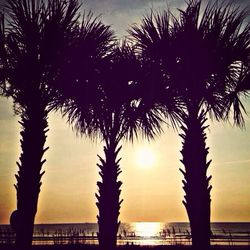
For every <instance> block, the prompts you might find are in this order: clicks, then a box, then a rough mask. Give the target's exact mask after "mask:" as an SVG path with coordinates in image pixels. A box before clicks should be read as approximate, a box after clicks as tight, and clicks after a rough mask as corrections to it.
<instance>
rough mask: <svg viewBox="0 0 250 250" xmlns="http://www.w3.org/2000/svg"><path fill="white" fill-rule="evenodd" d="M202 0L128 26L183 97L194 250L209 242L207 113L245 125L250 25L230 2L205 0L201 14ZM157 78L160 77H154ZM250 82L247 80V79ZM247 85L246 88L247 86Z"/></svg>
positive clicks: (146, 58)
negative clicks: (231, 116)
mask: <svg viewBox="0 0 250 250" xmlns="http://www.w3.org/2000/svg"><path fill="white" fill-rule="evenodd" d="M200 7H201V1H196V0H190V1H189V2H188V3H187V8H186V10H185V11H182V10H180V17H179V18H176V17H174V15H172V14H171V13H170V12H169V11H165V12H164V13H162V14H161V13H153V12H152V13H151V15H148V16H146V17H145V18H144V19H143V20H142V24H141V25H135V26H133V27H132V29H131V30H130V34H131V35H132V37H133V38H132V39H133V40H134V41H135V42H136V44H137V46H138V51H139V53H140V54H141V56H142V57H143V58H144V61H146V62H147V64H149V65H150V68H151V71H152V72H154V71H155V68H158V72H159V74H160V75H161V77H158V78H157V79H155V86H156V87H157V86H158V85H159V84H160V83H159V82H158V81H159V79H160V80H161V82H162V83H165V84H166V88H169V89H173V93H175V94H176V96H177V97H178V98H181V100H182V102H183V104H184V106H185V108H184V110H183V111H184V112H183V113H182V115H181V117H182V124H183V125H182V126H181V129H182V134H181V135H180V136H181V138H182V140H183V143H182V151H181V154H182V157H183V159H182V160H181V162H182V163H183V165H184V168H185V170H181V172H182V173H183V175H184V178H185V180H183V185H184V186H183V189H184V191H185V193H186V195H185V200H184V201H183V203H184V205H185V207H186V210H187V214H188V217H189V221H190V227H191V233H192V244H193V247H194V249H209V247H210V202H211V198H210V191H211V188H212V187H211V185H210V184H209V182H210V180H211V176H209V177H207V169H208V167H209V165H210V163H211V161H208V160H207V155H208V151H209V148H207V146H206V132H205V130H206V128H207V127H208V126H206V125H205V124H206V121H207V118H206V117H207V115H208V114H209V115H210V116H211V117H214V118H215V119H217V120H226V119H228V118H229V113H230V112H229V110H230V107H231V106H233V108H234V121H235V123H236V124H237V125H242V124H243V115H242V112H244V107H243V105H242V103H241V101H240V97H241V93H242V92H245V93H246V91H247V88H248V90H249V51H250V46H249V45H250V25H249V24H247V25H243V23H244V20H245V17H246V12H245V11H244V10H240V9H239V8H236V7H234V6H232V5H231V4H229V5H227V6H224V7H223V6H220V5H218V3H214V4H211V3H210V4H208V5H207V6H206V8H205V11H204V13H203V14H202V15H201V14H200ZM157 80H158V81H157ZM247 82H248V83H247ZM247 84H248V87H247Z"/></svg>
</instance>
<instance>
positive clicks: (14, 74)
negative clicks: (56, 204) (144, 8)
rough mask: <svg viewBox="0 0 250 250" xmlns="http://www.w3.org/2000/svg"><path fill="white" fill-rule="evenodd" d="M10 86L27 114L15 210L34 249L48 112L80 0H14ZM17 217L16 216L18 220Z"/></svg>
mask: <svg viewBox="0 0 250 250" xmlns="http://www.w3.org/2000/svg"><path fill="white" fill-rule="evenodd" d="M4 8H5V11H6V15H7V25H6V44H5V46H6V51H7V52H6V53H7V63H6V64H5V65H4V70H5V72H6V84H5V91H6V93H7V95H8V96H11V97H12V99H13V101H14V109H15V112H16V114H18V115H20V117H21V121H20V124H21V128H22V130H21V132H20V135H21V140H20V142H21V151H22V152H21V155H20V158H19V162H17V165H18V169H19V170H18V173H17V174H16V180H17V184H16V185H15V187H16V192H17V210H16V211H14V214H15V216H12V217H11V219H12V224H13V225H15V230H16V244H17V246H18V247H19V248H20V249H29V248H30V247H31V244H32V234H33V225H34V219H35V215H36V211H37V201H38V196H39V192H40V186H41V177H42V175H43V174H44V172H41V169H42V166H43V164H44V163H45V160H43V155H44V153H45V151H46V150H47V149H48V148H44V145H45V141H46V137H47V136H46V133H47V131H48V123H47V118H48V113H49V111H50V105H51V103H54V99H56V97H57V93H56V90H55V88H54V87H53V82H54V81H55V79H56V78H57V77H58V75H59V74H60V71H61V68H60V59H61V58H62V57H63V54H62V53H63V51H62V48H63V47H64V46H65V44H67V43H68V37H71V36H72V34H71V33H72V29H73V26H74V25H75V24H76V21H77V18H78V16H77V15H76V14H77V11H78V9H79V4H78V1H75V0H74V1H59V0H49V1H42V0H41V1H40V0H17V1H14V0H8V1H7V3H6V5H5V6H4ZM13 220H14V221H13Z"/></svg>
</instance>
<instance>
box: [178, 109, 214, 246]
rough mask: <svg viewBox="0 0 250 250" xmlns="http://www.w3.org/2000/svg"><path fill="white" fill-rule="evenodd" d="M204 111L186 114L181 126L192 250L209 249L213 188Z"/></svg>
mask: <svg viewBox="0 0 250 250" xmlns="http://www.w3.org/2000/svg"><path fill="white" fill-rule="evenodd" d="M205 122H206V117H205V113H204V112H203V111H202V112H201V113H200V114H198V112H192V111H191V112H189V115H187V116H186V117H184V123H185V126H183V127H182V131H183V134H181V135H180V136H181V137H182V139H183V143H182V145H183V148H182V151H181V154H182V156H183V159H182V160H181V162H182V163H183V164H184V167H185V171H183V170H181V172H182V173H183V175H184V180H183V184H184V186H183V189H184V191H185V193H186V195H185V200H184V201H183V204H184V205H185V207H186V210H187V214H188V217H189V221H190V227H191V234H192V245H193V249H196V250H198V249H203V250H207V249H209V248H210V232H211V231H210V203H211V199H210V191H211V188H212V187H211V186H210V184H209V181H210V179H211V176H210V177H207V168H208V166H209V165H210V163H211V161H209V162H207V154H208V148H207V147H206V142H205V141H206V134H205V129H206V128H207V126H204V123H205Z"/></svg>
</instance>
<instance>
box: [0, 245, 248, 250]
mask: <svg viewBox="0 0 250 250" xmlns="http://www.w3.org/2000/svg"><path fill="white" fill-rule="evenodd" d="M0 249H1V250H16V249H15V247H14V246H13V245H0ZM216 249H218V250H250V245H248V246H222V245H220V246H212V247H211V250H216ZM32 250H102V249H100V248H99V247H98V246H93V245H46V246H33V247H32ZM117 250H191V246H166V245H165V246H133V245H130V246H118V247H117Z"/></svg>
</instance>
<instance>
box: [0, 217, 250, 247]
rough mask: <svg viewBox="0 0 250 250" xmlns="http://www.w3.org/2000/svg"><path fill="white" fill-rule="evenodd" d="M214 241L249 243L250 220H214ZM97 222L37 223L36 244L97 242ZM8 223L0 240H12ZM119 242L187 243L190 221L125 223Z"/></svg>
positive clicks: (218, 243) (119, 235)
mask: <svg viewBox="0 0 250 250" xmlns="http://www.w3.org/2000/svg"><path fill="white" fill-rule="evenodd" d="M211 231H212V236H211V244H213V245H215V244H217V245H250V223H249V222H233V223H231V222H216V223H211ZM97 232H98V225H97V224H96V223H73V224H72V223H69V224H36V225H35V227H34V235H33V236H34V237H33V238H34V239H33V244H98V240H97ZM14 236H15V235H14V232H13V231H12V230H11V228H10V226H9V225H0V244H1V243H13V242H14ZM117 243H118V244H119V245H124V244H135V245H180V244H182V245H188V244H191V237H190V227H189V223H184V222H176V223H160V222H133V223H122V224H121V225H120V227H119V232H118V235H117Z"/></svg>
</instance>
